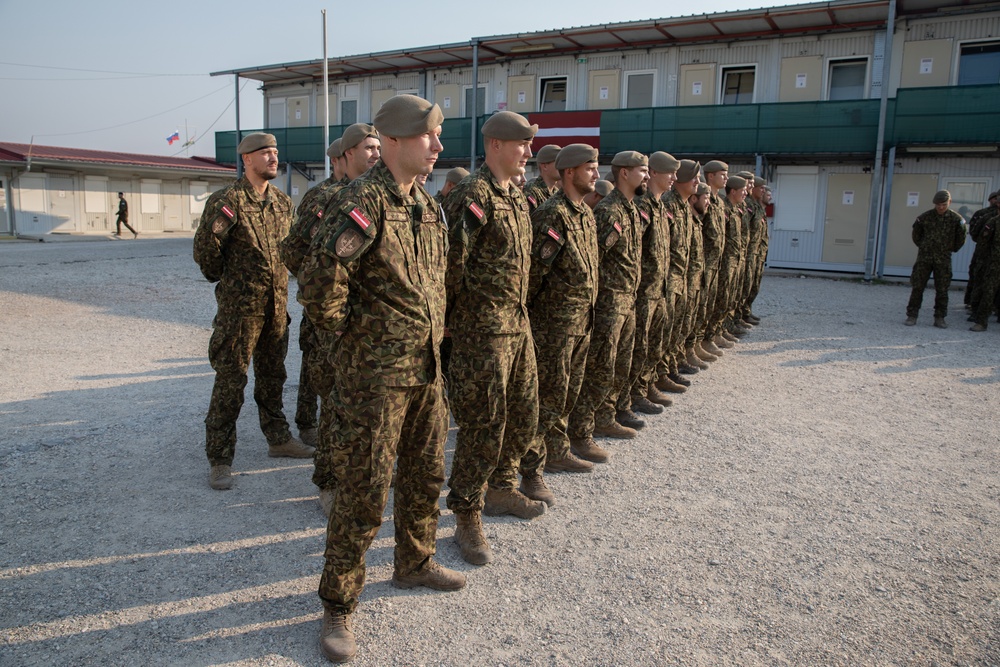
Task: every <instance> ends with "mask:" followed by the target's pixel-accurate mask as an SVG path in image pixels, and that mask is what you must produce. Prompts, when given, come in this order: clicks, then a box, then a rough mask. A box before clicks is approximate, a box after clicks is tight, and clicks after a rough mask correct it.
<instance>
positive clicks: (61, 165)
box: [0, 142, 236, 236]
mask: <svg viewBox="0 0 1000 667" xmlns="http://www.w3.org/2000/svg"><path fill="white" fill-rule="evenodd" d="M235 178H236V170H235V169H233V168H232V167H230V166H226V165H223V164H219V163H217V162H215V161H214V160H211V159H208V158H199V157H193V158H181V157H162V156H158V155H141V154H137V153H116V152H112V151H95V150H86V149H81V148H62V147H59V146H37V145H28V144H16V143H6V142H0V182H2V188H0V197H2V200H0V232H2V233H7V234H16V235H28V236H40V235H44V234H51V233H54V232H55V233H70V234H100V233H111V232H113V231H115V214H116V212H117V210H118V193H119V192H123V193H125V200H126V201H127V202H128V203H129V213H130V215H129V223H130V224H131V225H132V226H133V227H135V228H136V229H137V230H138V231H140V232H143V231H146V232H151V231H152V232H160V231H190V230H191V229H193V228H194V227H195V226H196V225H197V223H198V218H199V216H200V215H201V210H202V208H203V207H204V205H205V201H206V200H207V199H208V196H209V194H211V193H212V192H213V191H215V190H217V189H219V188H221V187H223V186H224V185H226V184H227V183H229V182H231V181H232V180H233V179H235Z"/></svg>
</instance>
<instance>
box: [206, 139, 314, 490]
mask: <svg viewBox="0 0 1000 667" xmlns="http://www.w3.org/2000/svg"><path fill="white" fill-rule="evenodd" d="M237 150H238V152H239V154H240V157H241V159H242V160H243V166H244V169H245V171H244V175H243V176H242V177H241V178H240V179H239V180H237V181H236V182H235V183H233V184H232V185H229V186H227V187H225V188H223V189H221V190H218V191H216V192H214V193H213V194H212V196H211V197H209V199H208V201H207V202H206V203H205V210H204V212H203V213H202V215H201V222H200V223H199V225H198V230H197V231H196V232H195V236H194V260H195V262H197V264H198V267H199V268H200V269H201V272H202V274H203V275H204V276H205V277H206V278H208V280H210V281H211V282H216V283H218V284H217V285H216V287H215V299H216V302H217V303H218V312H217V313H216V316H215V319H214V320H213V323H212V338H211V340H210V341H209V345H208V360H209V362H210V363H211V364H212V369H213V370H214V371H215V384H214V386H213V388H212V398H211V401H210V402H209V406H208V415H207V416H206V417H205V453H206V454H207V455H208V462H209V465H210V468H211V469H210V471H209V478H208V482H209V485H210V486H211V487H212V488H213V489H219V490H224V489H229V488H231V487H232V485H233V477H232V464H233V457H234V455H235V453H236V420H237V418H238V417H239V415H240V409H241V408H242V407H243V390H244V388H245V387H246V384H247V372H248V370H249V366H250V361H251V360H253V366H254V384H255V388H254V400H255V401H256V403H257V408H258V411H259V413H260V427H261V430H262V431H263V432H264V436H265V437H266V438H267V443H268V455H270V456H290V457H294V458H312V455H313V448H312V447H309V446H307V445H305V444H303V443H302V441H300V440H299V439H298V438H295V437H293V436H292V434H291V431H290V430H289V428H288V420H287V419H286V418H285V414H284V411H283V405H282V396H281V394H282V390H283V389H284V385H285V379H286V377H287V376H286V373H285V355H286V354H287V352H288V307H287V306H288V271H287V269H286V268H285V266H284V265H283V264H282V262H281V258H280V256H279V252H278V245H279V244H280V242H281V240H282V239H283V238H285V236H287V235H288V229H289V227H290V225H291V220H292V200H291V199H289V197H288V195H286V194H285V193H283V192H281V191H280V190H278V189H277V188H275V187H272V186H271V184H270V183H269V181H270V180H271V179H273V178H275V177H276V176H277V175H278V143H277V141H276V139H275V138H274V136H273V135H271V134H265V133H262V132H255V133H253V134H249V135H247V136H246V137H244V138H243V140H242V141H241V142H240V144H239V146H238V147H237Z"/></svg>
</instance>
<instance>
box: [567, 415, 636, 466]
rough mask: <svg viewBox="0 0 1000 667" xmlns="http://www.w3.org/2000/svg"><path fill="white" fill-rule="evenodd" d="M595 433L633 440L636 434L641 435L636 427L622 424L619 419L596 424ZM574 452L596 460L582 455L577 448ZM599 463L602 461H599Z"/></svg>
mask: <svg viewBox="0 0 1000 667" xmlns="http://www.w3.org/2000/svg"><path fill="white" fill-rule="evenodd" d="M594 435H595V436H597V437H599V438H617V439H618V440H631V439H632V438H634V437H635V436H637V435H639V432H638V431H636V430H635V429H634V428H628V427H626V426H622V425H621V424H619V423H618V422H617V421H612V422H611V423H609V424H602V425H598V426H595V427H594ZM570 442H571V443H572V441H570ZM573 453H574V454H576V455H577V456H579V457H580V458H583V459H587V460H588V461H593V460H594V459H591V458H587V457H586V456H583V455H581V454H580V452H577V451H575V450H574V452H573ZM598 463H600V462H599V461H598Z"/></svg>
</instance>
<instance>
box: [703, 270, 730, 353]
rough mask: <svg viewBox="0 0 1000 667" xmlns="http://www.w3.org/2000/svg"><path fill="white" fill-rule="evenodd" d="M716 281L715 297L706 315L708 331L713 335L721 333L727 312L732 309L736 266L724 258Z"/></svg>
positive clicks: (727, 315)
mask: <svg viewBox="0 0 1000 667" xmlns="http://www.w3.org/2000/svg"><path fill="white" fill-rule="evenodd" d="M717 281H718V282H717V285H716V288H715V297H714V299H713V301H712V305H711V307H710V309H709V310H710V314H709V316H708V321H709V325H708V331H709V333H711V334H712V336H713V337H714V336H715V335H716V334H719V333H722V329H723V326H724V325H725V322H726V318H727V317H729V313H730V311H731V310H732V309H733V305H732V299H733V285H734V284H735V281H736V266H735V264H734V263H733V262H731V261H728V260H724V261H723V262H722V263H721V264H720V265H719V275H718V278H717Z"/></svg>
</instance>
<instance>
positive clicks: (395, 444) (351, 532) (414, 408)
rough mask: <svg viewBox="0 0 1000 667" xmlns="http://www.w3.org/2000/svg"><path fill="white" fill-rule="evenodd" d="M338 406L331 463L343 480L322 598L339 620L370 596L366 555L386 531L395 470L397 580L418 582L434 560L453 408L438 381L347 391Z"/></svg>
mask: <svg viewBox="0 0 1000 667" xmlns="http://www.w3.org/2000/svg"><path fill="white" fill-rule="evenodd" d="M333 402H334V404H335V405H336V411H337V414H338V421H339V425H340V428H338V429H337V431H336V435H335V437H334V439H333V445H332V458H333V462H334V465H335V466H336V467H337V469H338V470H339V471H341V475H340V479H339V480H338V483H337V488H336V493H335V495H334V504H333V511H332V512H331V513H330V521H329V523H328V524H327V528H326V552H325V554H324V558H325V563H324V565H323V576H322V577H321V578H320V582H319V596H320V598H322V599H323V603H324V605H325V606H326V608H327V609H329V610H330V611H331V612H333V613H334V614H349V613H351V612H353V611H354V609H355V608H356V607H357V606H358V598H359V596H360V595H361V591H362V589H364V585H365V553H366V552H367V551H368V547H369V546H371V543H372V540H373V539H374V538H375V535H376V534H377V533H378V530H379V527H380V526H381V525H382V514H383V512H384V511H385V506H386V503H387V502H388V499H389V485H390V483H391V482H392V471H393V464H394V463H395V464H396V470H397V477H396V487H395V492H394V494H395V495H394V504H393V510H392V515H393V523H394V526H395V537H396V548H395V552H394V554H393V555H394V561H395V567H396V572H398V573H400V574H403V575H407V574H412V573H414V572H416V571H418V570H419V569H420V568H422V567H423V566H424V564H425V563H426V562H427V559H428V558H430V557H431V556H433V555H434V552H435V540H436V537H437V524H438V516H439V514H440V512H439V510H438V500H439V498H440V495H441V487H442V485H443V484H444V443H445V440H446V438H447V436H448V404H447V402H446V400H445V398H444V394H443V392H442V385H441V381H440V380H439V381H437V382H435V383H433V384H427V385H420V386H416V387H381V386H359V387H351V388H350V390H347V389H346V388H345V389H344V390H343V391H340V392H338V393H337V395H336V398H335V399H334V401H333Z"/></svg>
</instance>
